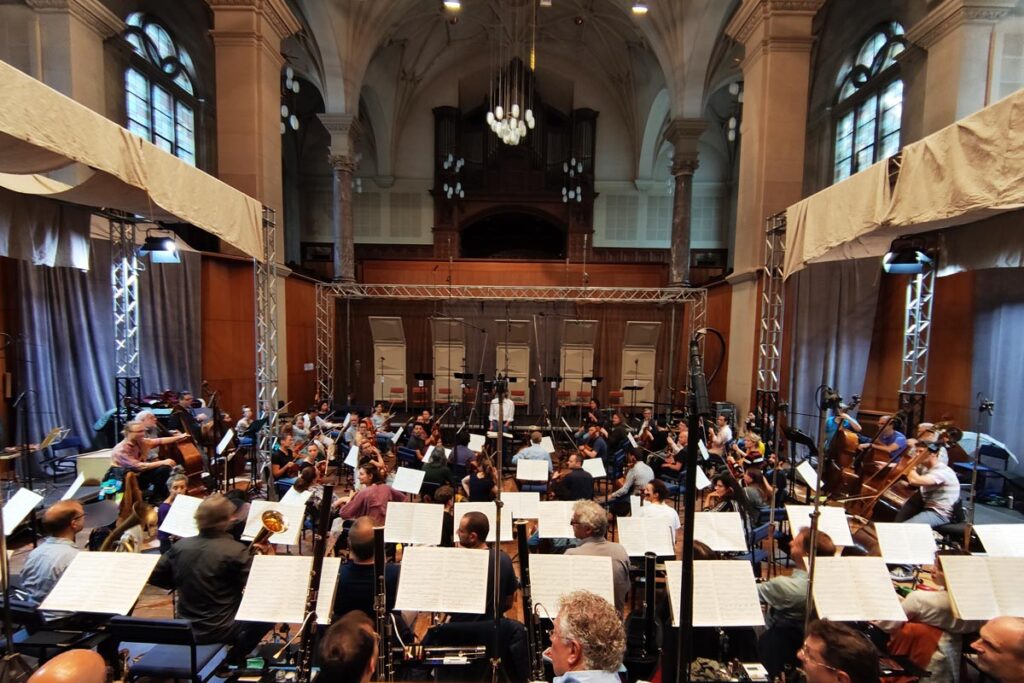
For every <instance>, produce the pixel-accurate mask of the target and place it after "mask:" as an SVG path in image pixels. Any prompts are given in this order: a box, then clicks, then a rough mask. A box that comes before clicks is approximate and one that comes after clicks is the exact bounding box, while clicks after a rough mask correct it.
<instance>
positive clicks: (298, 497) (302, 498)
mask: <svg viewBox="0 0 1024 683" xmlns="http://www.w3.org/2000/svg"><path fill="white" fill-rule="evenodd" d="M312 495H313V492H312V491H309V490H307V491H301V492H300V491H297V490H296V489H295V487H294V486H293V487H291V488H290V489H288V492H287V493H285V494H284V495H283V496H281V504H282V505H302V506H303V507H305V505H306V502H307V501H309V499H310V496H312Z"/></svg>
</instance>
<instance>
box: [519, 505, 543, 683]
mask: <svg viewBox="0 0 1024 683" xmlns="http://www.w3.org/2000/svg"><path fill="white" fill-rule="evenodd" d="M515 527H516V542H517V544H518V549H519V574H520V575H521V576H522V583H523V590H522V593H523V619H524V621H526V646H527V651H528V652H529V657H530V680H534V681H543V680H545V675H544V656H543V647H542V645H543V643H544V640H543V634H542V633H541V628H540V619H539V618H538V617H537V611H536V610H535V609H534V605H533V595H532V593H531V589H530V548H529V544H528V542H527V541H528V539H529V534H528V533H527V531H526V521H525V520H519V521H517V522H515Z"/></svg>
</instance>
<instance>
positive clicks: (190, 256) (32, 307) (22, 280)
mask: <svg viewBox="0 0 1024 683" xmlns="http://www.w3.org/2000/svg"><path fill="white" fill-rule="evenodd" d="M90 251H91V253H90V269H89V271H88V272H82V271H79V270H75V269H71V268H43V267H37V266H33V265H31V264H30V263H27V262H20V261H19V262H17V266H16V268H17V276H16V280H17V288H16V289H17V291H18V293H19V308H20V311H19V312H20V316H19V323H20V329H21V335H20V338H19V340H18V341H17V343H16V345H15V346H16V348H15V352H14V356H15V361H14V363H15V367H16V369H17V372H18V376H19V379H18V381H17V383H16V385H17V387H18V392H19V393H20V392H22V391H25V390H27V395H26V401H27V406H28V412H29V416H28V435H27V436H28V439H29V440H30V441H32V442H38V441H39V439H41V438H42V436H44V435H45V434H46V432H47V431H48V430H49V428H51V427H53V426H56V425H61V426H63V427H67V428H69V429H70V430H71V433H72V434H74V435H76V436H79V437H81V438H82V439H83V440H84V441H85V443H86V444H87V446H90V447H91V445H92V442H93V439H94V431H93V424H94V422H95V421H96V420H97V419H98V418H99V417H101V416H102V415H103V414H104V413H105V412H106V411H108V410H110V409H112V408H113V407H114V343H113V304H112V294H111V284H110V245H109V244H108V243H107V242H104V241H102V240H96V241H93V243H92V249H91V250H90ZM181 256H182V262H181V264H175V265H162V266H159V265H158V266H153V265H150V264H148V263H146V266H145V267H146V268H147V270H146V272H144V273H142V275H141V277H140V280H139V316H140V325H139V326H140V330H139V333H140V335H141V374H142V391H143V393H144V394H145V393H149V392H155V391H159V390H161V389H163V388H165V387H188V386H193V385H195V386H197V387H198V382H199V374H200V368H201V358H200V327H201V315H200V311H201V308H200V296H199V291H200V286H201V280H200V269H201V258H200V256H199V254H197V253H194V252H188V253H182V255H181ZM197 390H198V389H197ZM12 419H13V416H12ZM17 432H18V438H19V439H22V438H24V437H25V435H24V434H22V430H21V425H18V429H17Z"/></svg>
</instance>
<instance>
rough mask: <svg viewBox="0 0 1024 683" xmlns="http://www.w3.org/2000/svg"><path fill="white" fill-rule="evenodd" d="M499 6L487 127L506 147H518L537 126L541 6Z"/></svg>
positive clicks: (509, 4) (507, 4)
mask: <svg viewBox="0 0 1024 683" xmlns="http://www.w3.org/2000/svg"><path fill="white" fill-rule="evenodd" d="M525 8H526V9H525V10H522V9H521V8H520V7H516V6H514V5H513V3H502V4H499V5H498V14H497V20H498V25H497V29H496V34H495V41H494V45H493V46H492V49H493V53H494V61H495V65H494V71H493V75H492V77H491V87H490V100H491V102H490V107H489V108H488V110H487V125H488V126H489V127H490V129H491V131H492V132H493V133H494V134H495V135H497V136H498V139H499V140H501V141H502V142H503V143H505V144H506V145H512V146H515V145H518V144H519V143H520V142H522V141H523V140H524V139H525V138H526V134H527V132H528V131H531V130H533V129H534V127H535V126H536V125H537V119H536V118H535V117H534V113H533V77H534V73H535V71H536V68H537V4H536V3H534V2H529V3H525Z"/></svg>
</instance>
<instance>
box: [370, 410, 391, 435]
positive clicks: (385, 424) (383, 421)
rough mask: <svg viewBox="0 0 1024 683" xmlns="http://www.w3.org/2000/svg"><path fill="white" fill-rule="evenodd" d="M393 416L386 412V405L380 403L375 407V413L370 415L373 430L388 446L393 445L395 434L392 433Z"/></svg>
mask: <svg viewBox="0 0 1024 683" xmlns="http://www.w3.org/2000/svg"><path fill="white" fill-rule="evenodd" d="M390 420H391V416H390V415H388V414H387V413H385V412H384V404H383V403H378V404H377V405H375V406H374V407H373V413H372V414H371V415H370V421H371V422H372V423H373V429H374V431H375V432H376V436H377V438H378V439H381V440H383V441H385V443H386V444H390V443H391V439H392V437H394V435H395V434H394V432H392V431H391V423H390Z"/></svg>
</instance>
